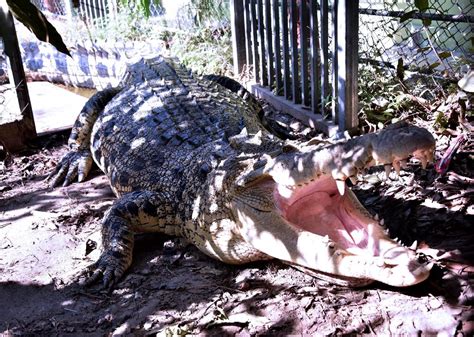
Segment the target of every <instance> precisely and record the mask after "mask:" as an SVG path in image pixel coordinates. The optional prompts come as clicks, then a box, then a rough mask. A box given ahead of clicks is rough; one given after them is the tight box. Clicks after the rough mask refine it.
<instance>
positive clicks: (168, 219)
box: [79, 191, 178, 288]
mask: <svg viewBox="0 0 474 337" xmlns="http://www.w3.org/2000/svg"><path fill="white" fill-rule="evenodd" d="M176 228H177V226H175V213H174V211H173V208H172V207H171V205H170V203H168V202H166V201H165V199H164V197H163V196H162V195H160V194H159V193H156V192H149V191H137V192H131V193H128V194H125V195H124V196H122V197H121V198H120V199H118V200H116V201H115V203H114V204H113V205H112V207H111V208H110V209H109V211H108V212H107V213H106V214H105V216H104V219H103V221H102V246H103V251H102V254H101V256H100V257H99V259H98V260H97V262H95V263H93V264H92V265H90V266H89V267H87V268H86V270H85V271H83V272H82V273H81V274H80V275H79V277H80V278H83V277H85V278H86V279H85V282H84V283H85V284H86V285H91V284H92V283H95V282H96V281H99V280H100V279H102V283H103V287H104V288H110V287H112V286H113V285H114V284H115V283H116V282H117V281H118V280H119V279H120V277H121V276H122V275H123V274H124V272H125V271H126V270H127V269H128V268H129V267H130V265H131V263H132V252H133V245H134V234H135V233H144V232H159V233H165V234H169V235H176V234H178V233H177V232H176Z"/></svg>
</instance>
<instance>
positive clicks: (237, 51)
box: [230, 0, 245, 76]
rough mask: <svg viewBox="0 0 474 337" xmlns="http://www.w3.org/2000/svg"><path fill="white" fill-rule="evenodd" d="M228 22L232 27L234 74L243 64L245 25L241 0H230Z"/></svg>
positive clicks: (239, 70) (240, 69) (238, 71)
mask: <svg viewBox="0 0 474 337" xmlns="http://www.w3.org/2000/svg"><path fill="white" fill-rule="evenodd" d="M230 22H231V27H232V52H233V59H234V74H235V75H236V76H237V75H239V74H240V73H241V72H242V69H243V67H244V64H245V26H244V2H243V0H231V11H230Z"/></svg>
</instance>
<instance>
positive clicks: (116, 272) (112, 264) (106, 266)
mask: <svg viewBox="0 0 474 337" xmlns="http://www.w3.org/2000/svg"><path fill="white" fill-rule="evenodd" d="M130 264H131V259H127V258H126V256H124V255H122V254H121V253H119V252H113V251H107V252H104V253H103V254H102V255H101V256H100V258H99V260H98V261H96V262H94V263H93V264H91V265H89V266H88V267H86V269H85V270H83V271H82V272H81V273H80V274H79V275H78V277H77V281H78V283H79V284H80V285H82V286H85V287H89V286H92V285H93V284H95V283H97V282H99V281H100V280H102V285H101V286H100V289H112V288H113V286H114V285H115V284H116V283H117V281H118V280H119V279H120V278H121V277H122V276H123V274H124V272H125V270H127V269H128V267H129V266H130Z"/></svg>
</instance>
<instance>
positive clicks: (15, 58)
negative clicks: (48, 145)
mask: <svg viewBox="0 0 474 337" xmlns="http://www.w3.org/2000/svg"><path fill="white" fill-rule="evenodd" d="M0 37H1V38H2V39H3V43H4V46H5V53H6V54H7V56H8V59H9V61H10V62H9V63H10V66H11V70H12V71H11V72H12V76H13V83H14V84H15V89H16V95H17V98H18V105H19V107H20V111H21V116H22V119H21V123H20V127H21V128H23V129H24V136H25V139H31V138H34V137H36V127H35V121H34V118H33V109H32V108H31V101H30V95H29V93H28V86H27V85H26V76H25V70H24V68H23V62H22V60H21V52H20V47H19V45H18V37H17V35H16V29H15V23H14V21H13V16H12V14H11V12H10V11H9V9H8V5H7V2H6V1H5V0H0Z"/></svg>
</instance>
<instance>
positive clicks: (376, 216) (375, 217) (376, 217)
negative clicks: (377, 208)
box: [374, 213, 380, 221]
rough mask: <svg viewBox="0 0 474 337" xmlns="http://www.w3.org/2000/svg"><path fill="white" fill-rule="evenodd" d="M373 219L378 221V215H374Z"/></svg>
mask: <svg viewBox="0 0 474 337" xmlns="http://www.w3.org/2000/svg"><path fill="white" fill-rule="evenodd" d="M374 219H375V220H377V221H379V219H380V217H379V215H378V214H377V213H375V215H374Z"/></svg>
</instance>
